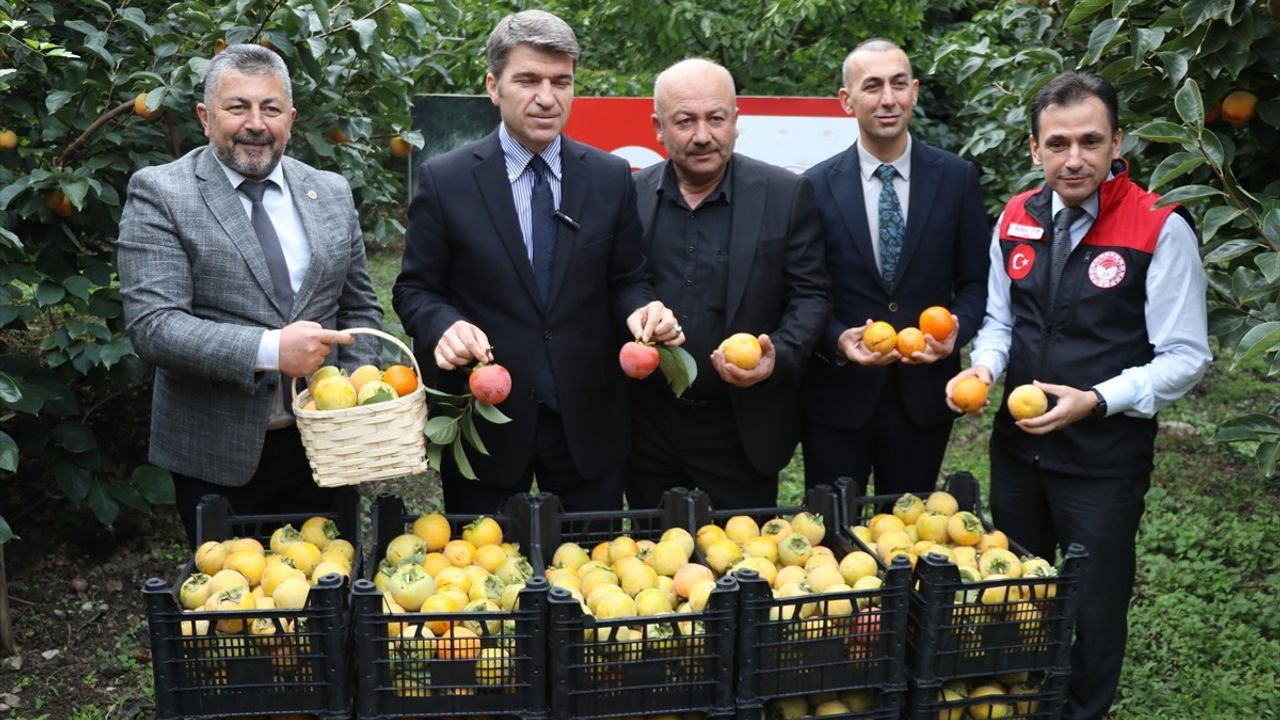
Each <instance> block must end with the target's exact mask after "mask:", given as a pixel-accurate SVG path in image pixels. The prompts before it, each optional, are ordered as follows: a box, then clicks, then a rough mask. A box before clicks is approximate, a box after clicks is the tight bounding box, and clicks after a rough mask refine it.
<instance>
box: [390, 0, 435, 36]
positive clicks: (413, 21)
mask: <svg viewBox="0 0 1280 720" xmlns="http://www.w3.org/2000/svg"><path fill="white" fill-rule="evenodd" d="M396 7H398V8H399V9H400V12H401V14H403V15H404V19H405V20H407V21H408V22H409V27H411V28H413V34H414V36H415V37H425V36H426V34H427V30H428V28H427V19H426V18H424V17H422V13H420V12H418V8H416V7H414V6H412V5H410V4H409V3H396Z"/></svg>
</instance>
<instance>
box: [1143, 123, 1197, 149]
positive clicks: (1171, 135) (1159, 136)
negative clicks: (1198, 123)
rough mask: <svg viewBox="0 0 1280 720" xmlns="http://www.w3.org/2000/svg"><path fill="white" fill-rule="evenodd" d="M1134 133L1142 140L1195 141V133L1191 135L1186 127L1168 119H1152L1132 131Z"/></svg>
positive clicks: (1180, 142) (1187, 142)
mask: <svg viewBox="0 0 1280 720" xmlns="http://www.w3.org/2000/svg"><path fill="white" fill-rule="evenodd" d="M1133 134H1134V135H1137V136H1138V137H1140V138H1142V139H1143V140H1150V141H1151V142H1158V143H1178V144H1187V145H1190V144H1192V143H1194V142H1195V140H1196V138H1195V135H1192V134H1191V132H1190V131H1188V130H1187V129H1186V128H1184V127H1182V126H1181V125H1178V124H1177V123H1172V122H1169V121H1168V120H1154V121H1152V122H1149V123H1147V124H1146V125H1143V126H1142V127H1140V128H1138V129H1137V130H1134V131H1133Z"/></svg>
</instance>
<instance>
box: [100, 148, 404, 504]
mask: <svg viewBox="0 0 1280 720" xmlns="http://www.w3.org/2000/svg"><path fill="white" fill-rule="evenodd" d="M281 162H282V163H283V168H284V175H285V180H286V182H287V183H288V185H289V189H290V191H291V193H292V195H293V203H294V206H295V207H296V208H297V210H298V215H299V216H300V217H301V218H302V226H303V228H304V230H305V231H306V235H307V242H308V244H309V245H310V248H311V263H310V266H309V268H308V270H307V274H306V277H305V278H304V279H303V281H302V286H301V288H300V289H299V290H298V292H297V294H296V296H295V297H294V302H293V309H292V312H291V314H290V316H289V317H285V316H284V314H283V313H282V312H281V311H280V308H279V307H278V306H277V304H276V301H275V297H274V294H273V292H272V284H271V275H270V272H269V271H268V269H267V261H266V258H265V257H264V255H263V253H262V248H261V246H260V245H259V244H258V238H257V235H256V234H254V231H253V226H252V225H251V224H250V222H249V217H248V214H247V213H246V212H245V211H244V207H243V205H242V204H241V202H240V199H239V197H238V196H237V194H236V191H235V189H234V188H232V187H231V184H230V183H229V182H228V181H227V177H226V175H225V173H224V172H223V171H222V168H221V166H220V165H219V164H218V162H217V160H216V159H215V158H214V156H213V151H212V149H211V148H209V147H208V146H205V147H201V148H197V149H196V150H193V151H191V152H190V153H187V155H185V156H184V157H182V158H180V159H178V160H175V161H174V162H171V163H167V164H165V165H161V166H159V167H151V168H145V169H143V170H139V171H138V172H136V173H134V175H133V177H132V178H131V179H130V181H129V195H128V199H127V201H126V202H125V207H124V213H123V215H122V216H121V219H120V239H119V244H118V250H117V252H118V257H117V268H118V271H119V273H120V286H121V294H122V295H123V298H124V312H125V320H126V327H127V329H128V332H129V337H130V339H131V340H132V341H133V347H134V349H135V350H136V351H137V353H138V355H139V356H140V357H141V358H142V359H143V360H146V361H147V362H149V363H152V364H153V365H155V367H156V373H155V381H154V388H153V397H152V408H151V445H150V453H149V456H150V460H151V462H152V463H154V464H156V465H159V466H160V467H163V468H166V469H169V470H172V471H175V472H179V473H182V474H184V475H191V476H193V477H198V478H200V479H202V480H205V481H207V482H210V483H214V484H218V485H227V486H239V485H244V484H246V483H248V482H249V480H250V478H251V477H252V476H253V473H254V471H255V469H256V468H257V467H258V460H259V458H260V456H261V454H262V442H263V438H264V437H265V435H266V423H267V415H268V413H269V411H270V405H271V402H272V399H273V397H274V396H275V395H276V393H277V392H278V388H279V383H280V373H277V372H256V371H255V370H254V363H255V359H256V357H257V351H258V343H259V340H260V339H261V337H262V333H263V331H264V330H267V329H272V328H281V327H284V326H285V325H287V324H289V323H291V322H294V321H297V320H313V321H315V322H318V323H320V324H321V325H323V326H324V327H326V328H348V327H379V326H380V324H381V321H382V308H381V307H380V306H379V304H378V299H377V296H376V295H375V294H374V292H373V287H372V284H371V283H370V280H369V273H368V270H367V268H366V266H365V254H364V240H363V237H362V235H361V232H360V223H359V218H358V217H357V215H356V211H355V206H354V203H353V201H352V198H351V188H350V186H349V185H348V184H347V181H346V180H345V179H344V178H342V177H341V176H339V175H336V174H334V173H329V172H323V171H319V170H316V169H315V168H312V167H309V166H307V165H305V164H303V163H300V162H298V161H296V160H293V159H292V158H288V157H285V158H283V159H282V161H281ZM377 350H378V346H377V341H376V340H372V339H370V338H368V337H362V338H357V344H356V345H355V346H351V347H341V348H340V350H339V353H338V357H337V358H334V357H333V356H330V361H333V360H336V361H337V363H338V364H340V365H343V366H346V367H352V366H354V365H357V364H360V363H363V362H375V361H376V357H377ZM286 380H288V378H286Z"/></svg>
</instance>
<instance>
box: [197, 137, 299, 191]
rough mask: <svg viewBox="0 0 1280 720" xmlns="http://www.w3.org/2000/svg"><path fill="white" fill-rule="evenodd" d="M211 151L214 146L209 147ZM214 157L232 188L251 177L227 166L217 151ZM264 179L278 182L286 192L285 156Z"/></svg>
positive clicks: (237, 186)
mask: <svg viewBox="0 0 1280 720" xmlns="http://www.w3.org/2000/svg"><path fill="white" fill-rule="evenodd" d="M209 152H213V148H212V147H210V148H209ZM213 159H214V160H217V161H218V167H220V168H222V172H223V173H225V174H226V176H227V182H229V183H231V187H232V189H235V188H239V187H240V183H242V182H244V181H245V180H249V178H247V177H245V176H244V175H241V174H240V173H238V172H236V171H235V170H232V169H231V168H229V167H227V166H226V165H225V164H224V163H223V162H222V158H220V157H218V154H217V153H216V152H214V153H213ZM264 179H265V180H271V181H272V182H274V183H275V184H276V187H278V188H280V192H286V190H287V189H288V187H289V186H288V185H286V184H285V182H284V158H280V162H278V163H276V166H275V167H274V168H273V169H272V170H271V174H269V175H267V177H266V178H264ZM250 182H254V181H252V180H251V181H250Z"/></svg>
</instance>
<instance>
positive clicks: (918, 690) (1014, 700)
mask: <svg viewBox="0 0 1280 720" xmlns="http://www.w3.org/2000/svg"><path fill="white" fill-rule="evenodd" d="M1068 679H1069V675H1068V674H1066V673H1061V672H1050V673H1035V674H1032V675H1031V676H1030V677H1029V678H1028V681H1029V685H1030V686H1031V687H1030V688H1024V689H1023V690H1022V691H1021V692H1018V691H1015V690H1013V688H1012V686H1009V687H1005V688H1003V689H1004V690H1005V692H1004V693H1001V694H992V695H985V696H982V697H965V698H958V699H957V698H952V697H950V696H944V695H943V694H942V692H943V688H944V687H946V686H947V684H946V683H943V682H935V683H929V684H918V683H915V682H912V683H911V685H910V687H909V690H908V697H907V713H906V715H905V716H904V717H906V718H907V719H908V720H962V719H964V720H968V719H969V718H975V717H984V718H985V717H992V718H995V717H998V718H1003V720H1057V718H1059V717H1060V716H1061V715H1062V711H1063V708H1064V707H1065V706H1066V702H1067V682H1068ZM967 691H968V689H966V692H967Z"/></svg>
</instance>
